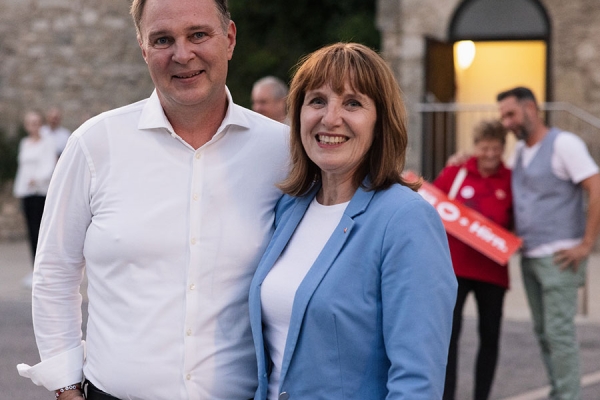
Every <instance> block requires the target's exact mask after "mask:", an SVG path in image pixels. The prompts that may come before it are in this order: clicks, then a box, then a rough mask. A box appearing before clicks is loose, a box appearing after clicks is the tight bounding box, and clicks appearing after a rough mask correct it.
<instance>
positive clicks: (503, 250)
mask: <svg viewBox="0 0 600 400" xmlns="http://www.w3.org/2000/svg"><path fill="white" fill-rule="evenodd" d="M405 178H406V179H407V180H409V181H415V180H417V179H418V178H417V176H416V175H415V174H414V173H412V172H407V173H406V174H405ZM419 194H420V195H421V196H423V198H424V199H425V200H427V202H428V203H429V204H431V205H432V206H434V207H435V209H436V210H437V212H438V213H439V215H440V217H441V218H442V222H443V223H444V228H446V232H447V233H449V234H451V235H452V236H454V237H456V238H457V239H459V240H461V241H463V242H464V243H466V244H468V245H469V246H471V247H472V248H474V249H475V250H477V251H479V252H480V253H483V254H485V255H486V256H487V257H489V258H491V259H492V260H494V261H496V262H497V263H499V264H503V265H504V264H507V263H508V260H509V259H510V257H511V256H512V255H513V254H514V253H515V252H516V251H517V250H518V249H519V247H521V242H522V241H521V239H520V238H519V237H517V236H515V235H513V234H512V233H511V232H509V231H507V230H506V229H504V228H503V227H502V226H500V225H498V224H496V223H495V222H493V221H491V220H489V219H487V218H486V217H484V216H483V215H481V214H479V213H478V212H477V211H475V210H473V209H471V208H469V207H467V206H465V205H464V204H461V203H459V202H457V201H454V200H450V199H449V198H448V196H447V195H446V193H444V192H442V191H441V190H440V189H438V188H437V187H435V186H433V185H432V184H430V183H428V182H425V181H424V182H423V185H422V186H421V189H419Z"/></svg>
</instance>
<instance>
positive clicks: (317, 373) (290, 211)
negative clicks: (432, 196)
mask: <svg viewBox="0 0 600 400" xmlns="http://www.w3.org/2000/svg"><path fill="white" fill-rule="evenodd" d="M317 190H318V188H314V189H313V190H312V191H311V193H310V194H309V195H307V196H303V197H300V198H293V197H290V196H284V197H282V199H281V200H280V201H279V203H278V205H277V208H276V217H275V218H276V219H275V224H276V230H275V233H274V235H273V238H272V240H271V243H270V244H269V246H268V247H267V250H266V252H265V254H264V256H263V258H262V260H261V262H260V264H259V266H258V269H257V271H256V274H255V276H254V279H253V281H252V284H251V287H250V295H249V296H250V297H249V307H250V322H251V326H252V335H253V338H254V345H255V348H256V353H257V359H258V381H259V385H258V389H257V392H256V399H261V400H262V399H265V398H266V396H267V388H268V380H267V379H268V374H269V371H270V358H269V355H268V354H266V350H265V344H264V338H263V334H262V316H261V300H260V290H261V284H262V282H263V280H264V278H265V276H266V275H267V273H268V272H269V270H270V269H271V268H272V267H273V264H274V263H275V261H276V260H277V259H278V258H279V256H280V255H281V253H282V251H283V249H284V248H285V246H286V245H287V243H288V242H289V240H290V237H291V236H292V234H293V233H294V230H295V229H296V227H297V226H298V223H299V222H300V220H301V219H302V217H303V216H304V213H305V212H306V209H307V208H308V206H309V204H310V202H311V200H312V199H313V197H314V196H315V194H316V191H317ZM456 288H457V284H456V278H455V275H454V272H453V270H452V264H451V261H450V253H449V250H448V244H447V239H446V233H445V231H444V227H443V225H442V223H441V221H440V218H439V216H438V214H437V212H436V211H435V210H434V208H433V207H432V206H431V205H429V204H428V203H427V202H426V201H424V200H423V198H422V197H421V196H420V195H419V194H417V193H415V192H413V191H412V190H410V189H408V188H406V187H403V186H401V185H393V186H392V187H391V188H390V189H388V190H383V191H370V192H368V191H365V190H363V189H362V188H359V189H358V190H357V191H356V193H355V194H354V197H353V198H352V200H351V201H350V204H348V207H347V208H346V211H345V212H344V215H343V216H342V219H341V221H340V223H339V225H338V226H337V228H336V229H335V231H334V233H333V234H332V236H331V238H330V239H329V241H328V242H327V244H326V245H325V248H324V249H323V251H322V252H321V254H320V255H319V257H318V258H317V260H316V261H315V263H314V264H313V266H312V268H311V269H310V271H309V272H308V274H307V275H306V277H305V278H304V280H303V281H302V283H301V284H300V286H299V288H298V290H297V292H296V296H295V298H294V305H293V308H292V315H291V321H290V327H289V333H288V336H287V342H286V346H285V350H284V356H283V365H282V371H281V379H280V390H279V392H280V393H283V394H282V395H281V396H280V398H281V399H290V400H300V399H302V400H319V399H323V400H338V399H360V400H369V399H406V400H419V399H422V400H434V399H441V398H442V393H443V389H444V378H445V371H446V361H447V356H448V344H449V341H450V333H451V324H452V312H453V309H454V304H455V300H456Z"/></svg>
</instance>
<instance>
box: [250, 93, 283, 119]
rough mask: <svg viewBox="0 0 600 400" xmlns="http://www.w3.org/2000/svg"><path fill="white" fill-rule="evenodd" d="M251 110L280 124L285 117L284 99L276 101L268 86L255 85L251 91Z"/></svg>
mask: <svg viewBox="0 0 600 400" xmlns="http://www.w3.org/2000/svg"><path fill="white" fill-rule="evenodd" d="M252 110H254V111H256V112H257V113H259V114H262V115H264V116H266V117H269V118H271V119H274V120H276V121H280V122H281V121H283V120H285V117H286V112H285V99H276V98H275V96H274V95H273V88H271V86H269V85H256V86H254V88H253V89H252Z"/></svg>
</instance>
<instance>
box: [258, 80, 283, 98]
mask: <svg viewBox="0 0 600 400" xmlns="http://www.w3.org/2000/svg"><path fill="white" fill-rule="evenodd" d="M263 85H267V86H270V87H271V89H273V92H272V93H273V96H274V97H275V98H276V99H277V100H281V99H285V98H286V97H287V95H288V86H287V85H286V84H285V82H284V81H282V80H281V79H279V78H277V77H275V76H270V75H269V76H265V77H264V78H260V79H259V80H257V81H256V82H254V85H252V88H255V87H257V86H263Z"/></svg>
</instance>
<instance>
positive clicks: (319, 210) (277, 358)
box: [260, 197, 349, 400]
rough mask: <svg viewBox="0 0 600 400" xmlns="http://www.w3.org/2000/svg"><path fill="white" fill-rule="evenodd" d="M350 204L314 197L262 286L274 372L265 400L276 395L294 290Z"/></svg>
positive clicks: (265, 333)
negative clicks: (320, 200)
mask: <svg viewBox="0 0 600 400" xmlns="http://www.w3.org/2000/svg"><path fill="white" fill-rule="evenodd" d="M348 203H349V202H346V203H341V204H335V205H332V206H324V205H322V204H319V202H318V201H317V199H316V197H315V198H314V199H313V201H312V202H311V203H310V206H309V207H308V209H307V210H306V214H304V217H303V218H302V220H301V221H300V223H299V224H298V227H297V228H296V231H295V232H294V234H293V235H292V237H291V239H290V241H289V243H288V244H287V246H286V248H285V250H284V251H283V253H281V256H280V257H279V259H278V260H277V262H275V264H274V265H273V268H272V269H271V271H269V274H268V275H267V276H266V277H265V279H264V281H263V283H262V286H261V293H260V295H261V304H262V318H263V329H264V337H265V341H266V343H267V348H268V349H269V354H270V356H271V360H272V361H273V370H272V371H271V375H270V377H269V395H268V399H269V400H272V399H275V400H276V399H277V398H278V396H279V377H280V375H281V364H282V360H283V353H284V350H285V343H286V340H287V335H288V329H289V326H290V318H291V316H292V307H293V305H294V297H295V295H296V290H297V289H298V287H299V286H300V284H301V283H302V280H304V277H305V276H306V274H307V273H308V271H309V270H310V268H311V267H312V265H313V264H314V262H315V260H316V259H317V257H318V256H319V254H321V251H322V250H323V248H324V247H325V244H326V243H327V241H328V240H329V238H330V236H331V234H332V233H333V231H334V230H335V227H336V226H337V225H338V224H339V222H340V220H341V219H342V215H343V214H344V210H345V209H346V207H347V206H348Z"/></svg>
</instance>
